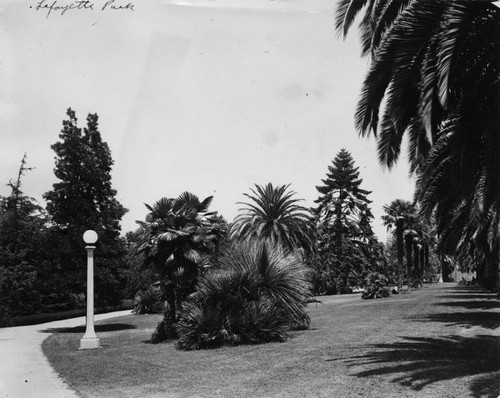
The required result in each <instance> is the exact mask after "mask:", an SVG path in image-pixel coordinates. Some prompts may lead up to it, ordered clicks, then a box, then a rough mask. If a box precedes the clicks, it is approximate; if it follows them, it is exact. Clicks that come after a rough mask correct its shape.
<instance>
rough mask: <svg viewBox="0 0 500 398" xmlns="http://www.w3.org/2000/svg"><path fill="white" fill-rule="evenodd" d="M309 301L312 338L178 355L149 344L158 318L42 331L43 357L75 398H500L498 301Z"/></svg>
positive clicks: (446, 294)
mask: <svg viewBox="0 0 500 398" xmlns="http://www.w3.org/2000/svg"><path fill="white" fill-rule="evenodd" d="M320 300H321V303H320V304H311V305H310V307H309V313H310V315H311V319H312V324H311V328H310V329H309V330H305V331H297V332H292V334H291V338H290V339H289V340H288V341H286V342H284V343H269V344H262V345H251V346H249V345H247V346H237V347H223V348H219V349H213V350H201V351H189V352H186V351H179V350H177V349H175V347H174V345H173V344H172V343H165V344H158V345H153V344H150V343H149V342H148V340H149V338H150V336H151V333H152V331H153V330H154V328H155V326H156V324H157V323H158V322H159V320H160V319H161V317H160V316H158V315H130V316H126V317H121V318H115V319H111V320H108V321H102V322H98V323H97V326H96V332H97V334H98V336H99V337H100V339H101V344H102V346H103V348H102V349H99V350H88V351H80V350H78V347H79V340H80V338H81V337H82V335H83V333H84V327H83V326H82V327H78V328H72V329H57V330H53V329H52V330H51V329H49V330H47V332H48V333H52V334H51V335H50V337H48V338H47V339H46V340H45V342H44V343H43V347H42V349H43V352H44V353H45V355H46V356H47V357H48V359H49V361H50V363H51V365H52V366H53V367H54V369H55V370H56V371H57V372H58V373H59V374H60V376H61V377H62V378H63V379H64V380H65V381H66V382H67V383H68V384H69V385H70V386H71V387H72V388H73V389H75V390H76V391H77V393H78V394H79V395H80V396H82V397H368V396H369V397H467V396H471V397H494V398H496V397H497V396H498V394H499V393H500V335H499V331H500V304H499V301H498V300H497V299H496V298H495V296H494V295H493V294H490V293H487V292H485V291H483V290H481V289H478V288H474V287H459V286H456V285H453V284H444V285H437V284H436V285H429V286H426V287H424V288H423V289H420V290H418V291H412V292H409V293H406V294H400V295H394V296H391V297H389V298H387V299H379V300H368V301H364V300H361V299H360V295H359V294H355V295H347V296H330V297H321V298H320Z"/></svg>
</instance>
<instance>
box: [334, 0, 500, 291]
mask: <svg viewBox="0 0 500 398" xmlns="http://www.w3.org/2000/svg"><path fill="white" fill-rule="evenodd" d="M363 10H364V17H363V19H362V22H361V31H362V41H363V51H364V54H370V55H371V66H370V70H369V72H368V74H367V77H366V79H365V82H364V85H363V89H362V96H361V99H360V101H359V103H358V107H357V110H356V126H357V129H358V130H359V132H360V133H361V134H362V135H366V134H370V133H371V132H373V134H374V135H376V136H377V142H378V154H379V159H380V161H381V163H382V164H384V165H385V166H388V167H389V168H390V167H392V166H393V165H394V164H395V162H396V161H397V160H398V158H399V155H400V152H401V142H402V138H403V136H404V135H405V134H406V136H407V138H408V142H409V146H408V153H409V156H408V158H409V160H410V165H411V171H412V172H415V173H416V174H417V175H418V176H419V180H418V186H417V195H416V199H417V200H418V201H419V202H422V203H423V208H424V212H425V214H426V215H427V216H430V215H434V216H435V217H436V222H437V224H438V229H439V230H441V234H440V238H441V239H443V237H445V236H454V237H455V238H454V240H451V241H449V242H450V243H449V244H447V246H448V247H453V253H459V254H460V255H462V256H465V255H466V253H467V251H471V250H472V248H471V247H470V245H468V244H463V245H454V244H453V242H465V241H468V242H470V241H471V239H469V238H470V237H477V236H479V235H481V234H484V236H487V241H488V245H486V246H484V245H482V244H480V242H479V241H477V242H475V244H474V248H473V251H476V255H477V256H480V257H482V258H485V259H486V260H487V263H488V264H490V265H491V264H495V266H496V264H497V263H498V259H499V254H498V247H499V243H498V242H499V241H500V232H499V228H498V225H499V213H500V211H499V207H500V201H499V197H500V195H499V180H498V168H499V163H500V161H499V159H500V141H499V134H498V125H499V124H500V117H499V116H500V107H499V106H498V104H499V95H500V30H499V28H500V23H499V22H500V10H499V9H498V8H497V7H495V6H494V5H493V4H491V2H490V1H446V0H435V1H428V0H340V1H339V8H338V13H337V29H338V30H339V31H340V32H341V34H343V35H345V34H347V32H348V30H349V28H350V27H351V25H352V22H353V20H354V19H355V17H356V16H357V15H358V14H359V13H360V12H362V11H363ZM382 103H385V104H384V106H381V104H382ZM465 220H467V221H465ZM484 225H488V227H487V228H486V229H485V228H483V226H484ZM445 229H447V230H448V231H449V233H448V234H446V233H444V230H445ZM486 231H487V232H486ZM472 241H475V239H472ZM483 241H484V240H483ZM477 243H479V246H478V245H477ZM496 275H497V276H496V281H490V283H493V284H494V283H496V282H498V270H497V272H496Z"/></svg>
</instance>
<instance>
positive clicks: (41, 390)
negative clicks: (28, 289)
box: [0, 310, 131, 398]
mask: <svg viewBox="0 0 500 398" xmlns="http://www.w3.org/2000/svg"><path fill="white" fill-rule="evenodd" d="M130 313H131V311H130V310H127V311H118V312H111V313H108V314H100V315H96V316H95V320H96V321H99V320H103V319H110V318H116V317H119V316H124V315H129V314H130ZM81 325H85V317H84V316H83V317H79V318H73V319H65V320H62V321H55V322H48V323H43V324H40V325H31V326H18V327H12V328H0V397H1V398H7V397H9V398H46V397H50V398H74V397H77V395H76V393H75V392H74V391H73V390H71V389H70V388H69V387H68V386H67V385H66V384H65V383H64V382H63V381H62V380H61V379H60V378H59V376H58V375H57V374H56V372H55V371H54V370H53V369H52V367H51V366H50V364H49V362H48V361H47V358H45V356H44V355H43V353H42V343H43V341H44V340H45V339H46V338H47V337H49V336H50V333H47V332H42V331H43V330H46V329H49V328H61V327H63V328H64V327H75V326H81ZM82 337H83V335H82Z"/></svg>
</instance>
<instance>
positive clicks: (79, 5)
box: [36, 0, 94, 18]
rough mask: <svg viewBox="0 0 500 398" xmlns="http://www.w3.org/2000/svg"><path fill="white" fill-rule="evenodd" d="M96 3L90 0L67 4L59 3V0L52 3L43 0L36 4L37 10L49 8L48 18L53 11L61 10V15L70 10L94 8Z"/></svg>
mask: <svg viewBox="0 0 500 398" xmlns="http://www.w3.org/2000/svg"><path fill="white" fill-rule="evenodd" d="M93 7H94V3H91V2H90V1H88V0H81V1H74V2H72V3H69V4H66V5H58V3H57V0H54V1H53V2H52V3H48V2H47V1H46V0H41V1H39V2H38V4H37V6H36V10H37V11H38V10H47V18H48V17H49V16H50V13H51V12H52V11H61V15H64V14H65V13H66V12H67V11H68V10H93V9H94V8H93Z"/></svg>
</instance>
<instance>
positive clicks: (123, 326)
mask: <svg viewBox="0 0 500 398" xmlns="http://www.w3.org/2000/svg"><path fill="white" fill-rule="evenodd" d="M135 328H136V326H134V325H131V324H128V323H108V324H104V325H94V330H95V331H96V333H98V332H101V333H104V332H117V331H120V330H130V329H135ZM85 330H86V326H75V327H72V328H49V329H45V330H42V332H43V333H85Z"/></svg>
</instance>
